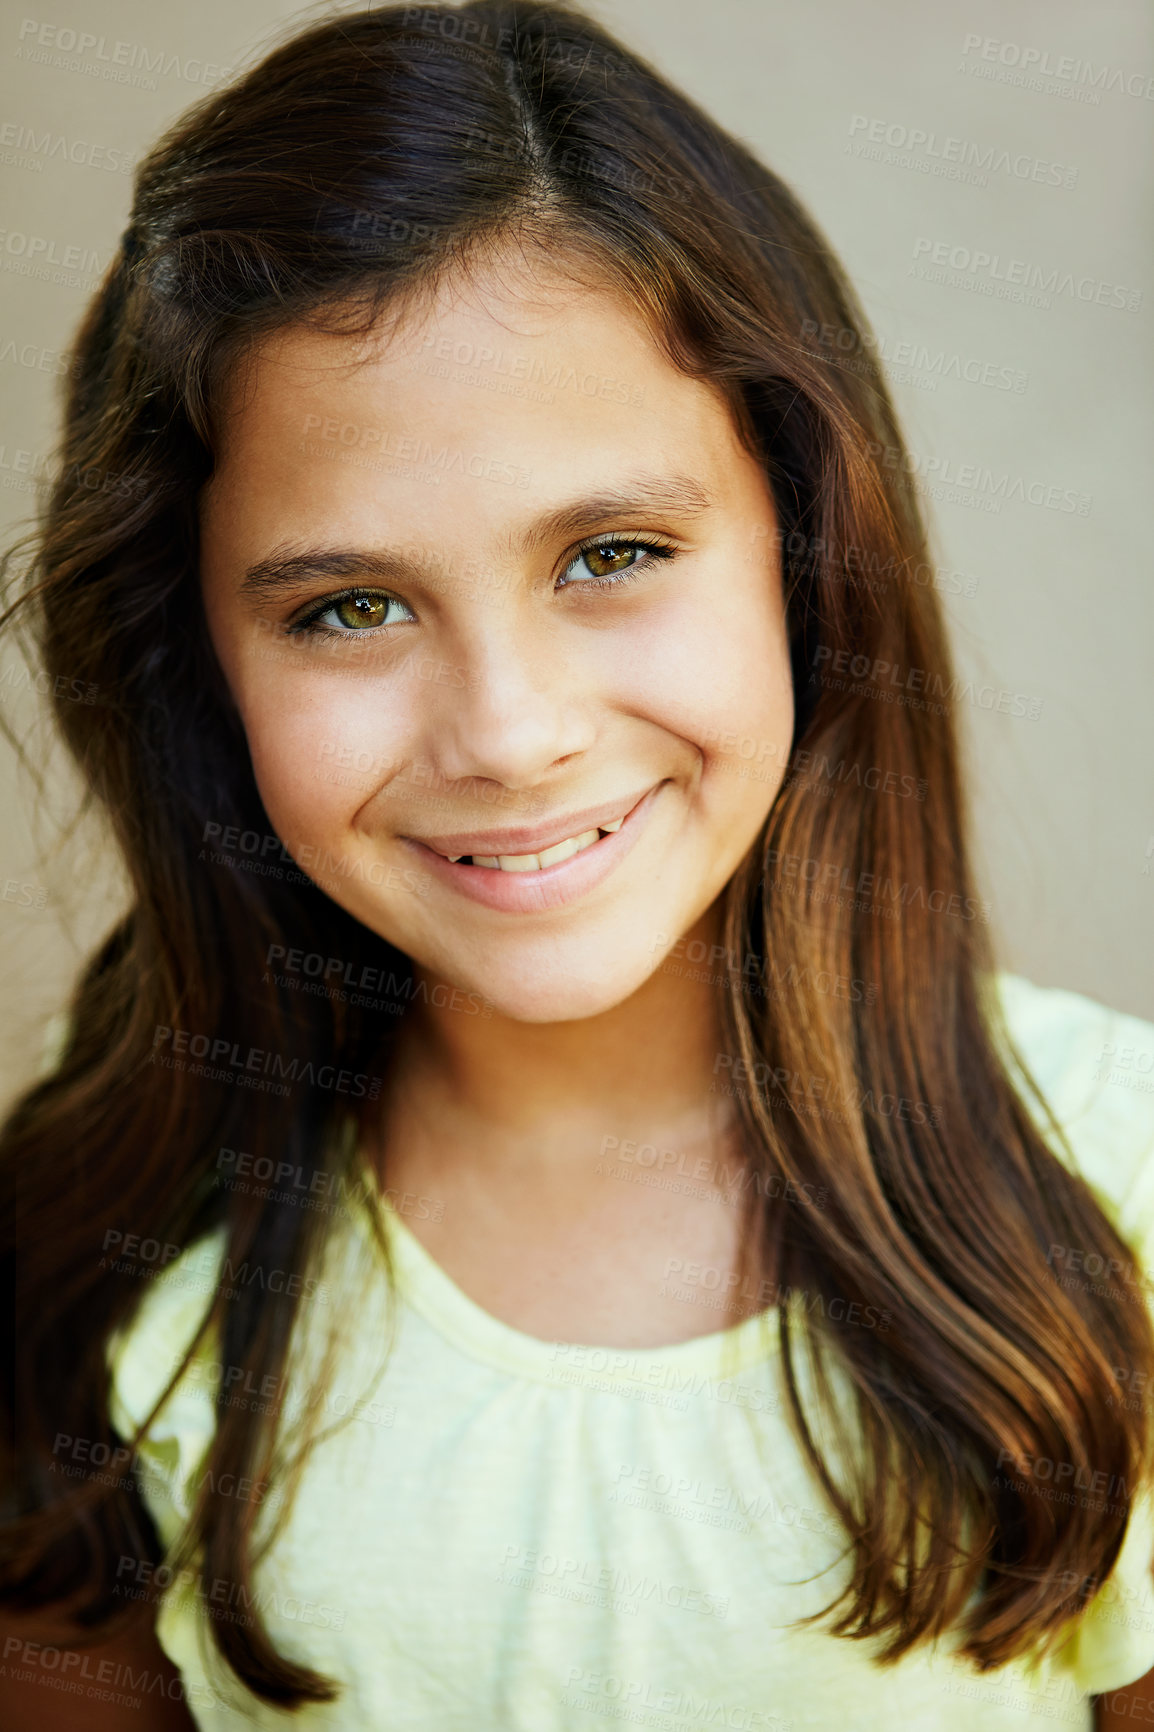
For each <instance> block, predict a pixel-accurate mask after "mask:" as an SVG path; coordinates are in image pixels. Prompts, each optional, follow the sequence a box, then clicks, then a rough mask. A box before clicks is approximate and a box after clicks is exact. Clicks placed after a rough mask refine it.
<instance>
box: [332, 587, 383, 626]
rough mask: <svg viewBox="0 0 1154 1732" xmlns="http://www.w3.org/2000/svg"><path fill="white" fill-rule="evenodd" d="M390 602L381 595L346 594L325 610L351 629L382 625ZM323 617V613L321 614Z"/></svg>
mask: <svg viewBox="0 0 1154 1732" xmlns="http://www.w3.org/2000/svg"><path fill="white" fill-rule="evenodd" d="M390 606H391V603H390V602H389V599H388V597H387V596H383V595H346V596H344V597H342V599H341V600H340V601H338V602H334V603H333V605H332V607H330V608H328V609H327V610H326V611H327V612H328V613H331V614H333V615H335V617H336V619H337V620H338V621H339V622H340V624H341V625H343V626H348V627H349V628H350V629H351V630H353V631H359V630H364V629H366V628H368V627H371V626H375V625H384V623H385V621H386V619H387V618H388V613H389V607H390ZM322 618H323V615H322Z"/></svg>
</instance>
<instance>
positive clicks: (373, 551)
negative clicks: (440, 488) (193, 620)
mask: <svg viewBox="0 0 1154 1732" xmlns="http://www.w3.org/2000/svg"><path fill="white" fill-rule="evenodd" d="M713 504H714V500H713V498H712V497H711V496H710V494H709V493H707V492H706V490H705V489H704V488H703V487H702V486H701V484H700V482H697V481H694V480H693V478H692V477H691V476H688V475H668V476H658V475H637V476H634V477H632V478H630V479H629V480H628V481H626V482H624V483H622V484H621V485H620V486H618V487H612V488H605V489H603V490H602V491H600V492H598V493H591V494H586V495H584V496H583V497H581V498H577V499H571V500H568V501H566V502H565V503H564V504H562V505H558V506H555V507H554V508H553V509H552V510H551V511H547V512H545V513H544V514H543V515H542V516H541V517H538V518H535V519H534V521H533V522H532V523H530V524H529V525H528V526H527V527H526V528H525V529H523V530H521V531H520V532H519V533H518V534H515V535H511V536H508V537H506V538H505V539H504V542H503V545H502V552H504V553H506V554H507V555H508V556H509V557H511V558H514V559H516V558H524V557H526V556H527V555H529V554H532V553H536V552H538V551H539V550H540V549H541V548H542V547H545V546H548V545H549V544H550V543H552V542H556V541H558V540H561V539H562V538H566V537H569V536H573V535H580V534H582V533H583V532H584V531H587V530H590V529H595V528H596V527H597V525H598V524H600V523H604V522H605V521H606V519H607V518H613V517H628V516H629V515H630V514H632V513H642V514H649V515H654V514H660V513H663V512H671V513H673V514H675V515H676V516H678V517H696V516H699V515H700V514H701V513H702V512H703V511H708V510H709V509H710V508H711V506H712V505H713ZM427 575H428V567H427V565H423V564H422V563H421V562H420V561H419V560H415V559H413V558H411V557H410V556H409V555H407V554H404V553H401V552H392V551H390V550H388V549H385V548H366V549H364V550H363V551H361V550H358V549H356V548H338V547H301V548H295V549H294V548H292V547H284V548H281V549H278V550H277V551H275V552H274V553H271V554H270V555H268V557H267V558H265V559H258V560H257V562H256V564H255V565H250V566H249V567H248V569H247V571H246V572H245V574H244V577H243V578H242V579H241V585H240V590H241V594H242V595H246V596H249V595H252V596H258V597H265V596H269V595H273V594H278V593H279V592H280V591H282V590H285V589H293V588H296V587H298V586H299V585H301V584H303V583H309V582H313V581H315V580H317V579H320V578H323V579H333V580H335V581H337V582H340V581H342V580H344V579H349V578H361V577H372V578H377V579H379V580H381V581H383V582H397V581H402V582H403V581H405V580H406V579H407V580H409V581H412V580H413V579H416V580H417V581H421V580H422V579H424V578H425V577H426V576H427Z"/></svg>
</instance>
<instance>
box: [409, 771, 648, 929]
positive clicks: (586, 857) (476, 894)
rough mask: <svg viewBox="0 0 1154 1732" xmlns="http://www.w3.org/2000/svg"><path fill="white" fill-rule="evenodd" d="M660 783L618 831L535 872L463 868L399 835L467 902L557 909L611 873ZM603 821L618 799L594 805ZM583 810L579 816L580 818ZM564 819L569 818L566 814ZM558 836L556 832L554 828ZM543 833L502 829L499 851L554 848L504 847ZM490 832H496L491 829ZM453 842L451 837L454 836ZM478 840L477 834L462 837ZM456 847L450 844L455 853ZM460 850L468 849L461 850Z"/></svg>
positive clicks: (513, 909) (519, 910)
mask: <svg viewBox="0 0 1154 1732" xmlns="http://www.w3.org/2000/svg"><path fill="white" fill-rule="evenodd" d="M664 785H665V784H664V783H663V782H658V783H656V784H655V785H654V786H653V787H652V788H650V789H649V791H648V793H646V794H644V795H642V797H641V798H640V799H639V800H638V801H637V802H636V804H635V805H634V806H633V807H632V808H631V809H630V810H629V812H627V813H626V815H625V817H624V819H623V821H622V825H621V828H620V830H616V831H613V832H612V833H611V834H610V835H608V836H602V837H601V839H600V840H599V841H597V842H594V843H592V844H591V845H590V846H589V847H588V848H583V849H582V851H581V853H580V854H572V855H570V857H569V859H568V860H559V861H558V862H557V864H556V865H554V866H544V867H542V868H541V870H540V871H539V872H502V871H501V870H500V869H499V868H497V867H493V866H466V865H464V864H463V863H459V862H458V863H457V864H454V863H453V862H452V861H451V860H446V859H445V857H444V855H443V854H439V853H438V852H437V850H436V849H435V848H433V847H431V846H428V845H426V844H425V843H423V842H418V841H416V840H415V838H413V837H408V836H407V837H402V838H401V840H402V841H403V842H404V844H405V846H406V847H409V848H411V849H413V850H414V851H415V852H416V853H417V854H419V856H420V864H421V867H422V869H423V870H424V871H426V872H428V873H430V874H431V875H432V877H433V878H435V879H436V880H438V882H440V883H443V884H445V885H446V886H448V887H449V888H450V889H452V890H456V891H458V892H459V893H460V894H461V895H462V896H467V897H468V898H469V899H470V901H473V902H479V903H481V904H482V906H483V907H486V908H492V909H495V910H496V911H497V912H498V913H504V914H535V913H545V912H546V911H547V910H549V909H551V908H560V907H562V906H564V904H565V903H567V902H574V901H576V900H577V898H578V897H581V896H585V895H588V893H589V892H590V891H591V890H594V889H596V887H597V885H599V884H600V883H601V882H602V881H603V880H604V879H605V878H607V877H608V875H609V874H610V872H612V871H613V870H614V868H615V867H616V866H618V865H619V864H620V862H621V861H622V860H623V859H624V858H625V856H626V855H627V854H628V853H629V852H630V850H631V849H632V848H633V845H634V843H635V842H637V841H638V840H639V839H640V837H641V834H642V832H643V830H644V829H645V825H646V823H647V821H648V818H649V815H650V813H651V811H652V809H653V803H654V801H655V799H656V798H657V795H658V794H659V793H660V791H661V789H662V788H663V787H664ZM595 810H597V811H599V812H600V813H601V815H602V818H603V819H604V820H608V821H612V819H613V817H614V816H616V815H617V814H618V813H620V811H621V806H620V803H618V805H617V806H616V808H615V809H611V808H609V807H607V806H600V807H597V808H595ZM584 817H585V814H583V813H579V814H578V815H577V822H579V823H580V822H581V821H582V820H583V818H584ZM564 821H565V823H570V822H572V819H570V818H566V819H565V820H564ZM585 827H586V829H588V830H592V829H595V828H596V821H595V820H594V821H591V822H589V823H587V824H586V826H585ZM552 833H553V834H554V835H555V834H556V832H555V830H554V832H552ZM580 833H581V832H580V831H579V830H578V831H574V830H569V831H566V832H565V833H564V835H562V836H556V840H557V841H563V840H564V836H565V835H568V836H572V835H580ZM546 834H547V832H545V831H534V832H530V831H528V830H525V831H508V830H507V831H505V832H504V833H503V836H502V843H503V846H502V848H501V852H502V853H517V852H519V853H522V854H535V853H537V852H539V849H540V848H549V847H552V845H553V844H552V842H549V841H542V842H540V843H539V845H538V847H537V848H533V847H529V846H527V845H526V844H525V843H523V842H522V843H519V846H518V847H517V848H512V847H509V846H508V845H507V841H508V838H509V836H510V835H516V836H518V837H520V836H522V835H524V836H544V835H546ZM488 835H489V836H494V835H496V832H495V831H489V832H488ZM436 840H437V844H438V847H440V846H442V845H444V840H445V839H444V838H443V837H440V836H438V837H437V839H436ZM454 840H455V839H454ZM466 840H472V841H474V842H475V841H476V840H477V838H476V836H473V837H471V838H466ZM457 851H458V850H457V849H456V848H455V847H454V848H453V852H454V853H456V852H457ZM460 852H462V853H465V852H469V853H472V852H473V850H472V849H468V850H466V849H461V850H460ZM476 852H477V853H478V854H482V853H484V852H486V850H485V848H482V847H480V846H478V847H477V849H476Z"/></svg>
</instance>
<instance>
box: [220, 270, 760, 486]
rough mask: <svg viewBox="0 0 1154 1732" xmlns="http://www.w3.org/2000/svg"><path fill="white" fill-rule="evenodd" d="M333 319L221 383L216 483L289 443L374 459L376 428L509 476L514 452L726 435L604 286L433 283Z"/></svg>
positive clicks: (711, 391)
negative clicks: (361, 318) (469, 448)
mask: <svg viewBox="0 0 1154 1732" xmlns="http://www.w3.org/2000/svg"><path fill="white" fill-rule="evenodd" d="M341 312H342V309H339V308H334V309H332V311H331V312H329V311H325V310H322V311H321V312H320V313H319V314H318V315H317V316H316V317H314V318H311V319H309V320H307V321H304V320H302V321H298V322H296V323H293V324H289V325H286V326H283V327H281V328H279V329H277V330H275V331H272V332H270V333H268V334H266V335H264V336H263V337H262V338H260V339H259V340H258V341H256V342H255V343H254V344H253V345H252V346H251V348H250V349H249V350H248V351H247V352H246V353H245V354H244V355H243V356H242V357H241V358H239V360H238V362H237V363H236V364H235V365H234V366H233V367H231V368H230V369H229V372H228V375H227V377H226V379H225V380H224V381H223V385H222V390H221V393H220V395H219V398H218V412H217V415H216V417H215V434H216V437H215V443H216V458H217V469H218V473H219V471H220V470H221V469H222V468H223V467H225V466H226V465H230V464H231V463H232V462H233V461H236V460H239V461H240V462H241V463H242V464H243V465H244V466H245V467H250V466H251V465H252V463H254V462H260V461H261V460H262V457H263V458H267V457H268V455H269V452H270V449H271V445H272V443H273V442H276V443H279V444H280V445H281V446H282V447H283V445H284V443H285V441H286V439H288V438H290V437H295V438H299V439H302V440H307V441H310V442H312V443H313V444H314V445H315V444H331V445H333V446H334V447H336V448H338V449H341V448H343V449H345V450H347V451H351V450H353V449H354V448H356V449H360V448H363V449H364V450H366V451H368V452H370V454H372V452H373V450H374V449H375V448H380V449H379V450H377V451H376V454H377V455H380V454H381V453H382V451H383V448H384V446H385V445H386V444H388V443H389V441H388V440H386V438H385V430H386V428H389V429H391V430H392V431H393V433H394V434H395V435H396V437H397V438H401V439H403V437H404V433H405V432H408V433H412V434H413V435H414V436H416V434H417V433H418V432H420V431H421V430H424V431H425V432H427V433H428V434H429V436H430V437H438V436H445V437H448V436H449V435H450V434H452V435H453V436H454V437H456V438H457V439H459V440H460V441H464V443H465V444H467V445H468V444H470V443H471V444H472V445H475V446H477V447H478V449H477V451H476V452H475V453H474V455H475V456H476V458H477V460H478V461H480V457H481V449H480V448H481V446H484V447H485V449H486V450H488V445H489V444H490V443H492V442H493V441H496V442H497V443H498V444H500V445H504V444H506V443H510V444H515V445H518V446H520V447H522V450H521V452H520V455H519V456H518V457H517V458H516V461H517V462H518V463H519V464H520V465H521V467H522V468H524V466H525V452H524V449H523V447H524V444H525V442H526V441H528V442H529V444H531V445H533V447H534V448H535V449H536V450H537V451H538V453H539V456H540V461H541V462H542V463H544V462H545V461H546V460H547V459H548V457H549V455H550V454H551V453H556V452H557V451H558V450H562V449H567V448H571V447H573V446H574V445H579V446H581V447H582V448H583V449H589V448H590V447H592V446H595V445H603V446H604V447H605V449H606V450H607V452H611V451H612V450H613V449H614V448H615V447H619V446H621V445H622V443H623V442H624V444H626V445H627V446H630V447H632V446H633V445H637V446H643V447H648V448H650V449H654V450H657V449H664V448H668V447H670V446H678V445H684V444H685V443H686V442H687V441H688V442H697V443H698V444H701V442H702V441H704V442H705V445H706V447H707V448H708V447H710V446H712V447H717V446H718V445H719V444H720V445H722V446H727V445H728V444H729V442H730V439H731V437H732V429H731V427H730V420H731V418H730V415H729V409H728V404H727V403H726V401H725V399H724V396H723V394H722V393H721V391H720V389H719V388H718V387H716V386H714V385H713V384H711V383H710V382H709V381H708V380H703V379H700V378H694V377H692V376H690V375H689V374H687V373H685V372H683V371H682V370H680V369H679V368H677V367H676V366H674V365H673V363H672V362H671V360H670V359H669V357H668V355H667V354H666V352H665V350H664V348H663V346H662V344H661V343H660V342H659V341H658V339H657V336H656V335H655V333H654V332H653V331H652V330H651V329H650V327H649V325H648V324H647V322H646V319H645V318H644V317H643V315H642V313H641V311H640V310H639V309H638V307H637V306H636V305H634V304H632V303H631V302H630V301H629V299H628V298H627V296H626V295H625V294H624V292H623V291H622V290H621V289H620V288H619V287H618V286H617V285H614V284H590V283H588V282H584V281H582V280H579V279H576V278H575V277H574V276H573V275H572V274H571V273H569V272H568V271H566V270H563V269H556V268H553V267H551V266H549V265H548V264H547V263H546V262H544V261H541V262H535V263H534V264H533V265H532V267H531V268H530V267H528V266H526V265H525V264H524V263H523V262H522V261H520V260H519V259H517V258H513V259H507V260H500V261H495V262H494V263H493V264H492V265H491V266H490V267H488V268H487V269H486V270H481V269H480V268H478V267H474V268H472V269H470V270H469V271H467V272H465V273H460V274H455V275H449V276H445V277H443V278H442V279H440V280H438V281H437V282H436V283H435V284H433V285H431V286H430V287H429V288H428V289H426V290H425V291H424V292H423V293H421V294H414V293H410V294H408V295H407V296H406V297H405V299H404V300H403V301H401V302H398V303H396V304H388V305H386V306H385V307H384V308H383V309H382V311H381V312H380V314H379V315H378V316H377V317H376V318H375V319H374V320H373V322H372V323H371V324H368V325H366V326H364V327H363V328H358V329H349V328H348V326H347V322H346V324H345V326H344V328H342V323H341V316H340V315H341ZM394 442H395V441H394ZM489 454H490V456H492V455H493V453H489ZM314 455H315V453H314ZM702 457H703V459H706V460H708V449H704V450H703V451H702Z"/></svg>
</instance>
